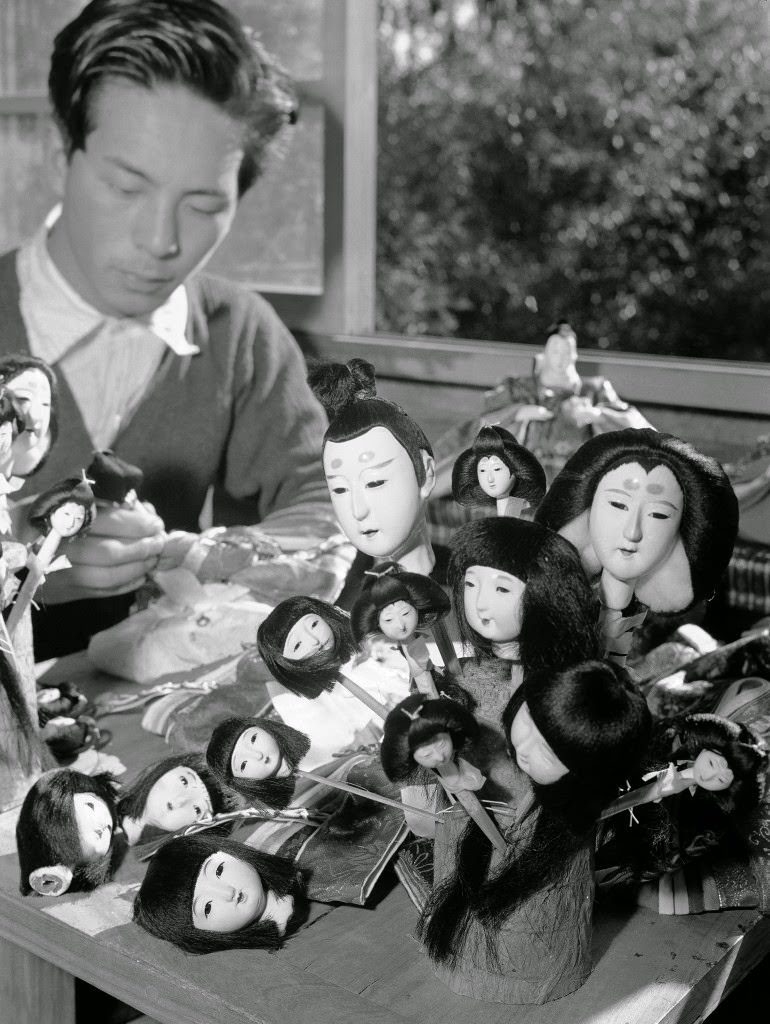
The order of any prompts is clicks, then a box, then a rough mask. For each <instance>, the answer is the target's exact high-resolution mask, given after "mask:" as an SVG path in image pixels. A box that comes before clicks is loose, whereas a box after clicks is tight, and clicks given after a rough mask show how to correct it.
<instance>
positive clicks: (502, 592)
mask: <svg viewBox="0 0 770 1024" xmlns="http://www.w3.org/2000/svg"><path fill="white" fill-rule="evenodd" d="M448 579H449V584H450V587H451V590H452V605H453V607H454V611H455V615H456V617H457V622H458V627H459V631H460V636H461V638H462V639H463V640H464V641H466V642H467V643H469V644H471V646H472V647H473V648H474V650H475V651H476V654H477V656H481V655H483V654H491V653H493V651H494V650H495V647H496V646H497V645H500V644H507V643H510V642H511V641H516V640H517V641H518V643H519V653H520V659H521V663H522V667H523V669H524V675H525V678H526V676H527V674H528V673H529V672H531V671H538V670H542V669H545V668H548V667H552V668H560V667H564V666H565V665H569V664H574V663H575V662H578V661H583V660H585V659H586V658H591V657H595V656H596V654H597V652H598V640H597V633H596V620H597V609H596V604H595V600H594V598H593V596H592V594H591V589H590V587H589V584H588V580H587V579H586V576H585V573H584V572H583V570H582V568H581V565H580V559H579V558H578V556H577V554H576V552H575V550H574V548H573V547H572V546H571V545H570V544H568V543H566V541H564V540H563V539H562V538H561V537H559V536H558V535H557V534H555V533H553V532H552V531H551V530H548V529H546V528H545V527H543V526H540V525H539V524H538V523H530V522H526V521H524V520H522V519H514V518H510V517H505V516H500V517H497V518H494V519H482V520H480V521H478V522H475V523H466V524H465V525H464V526H462V527H460V529H459V530H457V532H456V533H455V535H454V536H453V538H452V541H451V543H450V558H449V568H448ZM565 623H569V624H570V628H569V629H565V628H564V624H565Z"/></svg>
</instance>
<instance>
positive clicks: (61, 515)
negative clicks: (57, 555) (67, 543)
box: [49, 501, 86, 537]
mask: <svg viewBox="0 0 770 1024" xmlns="http://www.w3.org/2000/svg"><path fill="white" fill-rule="evenodd" d="M85 519H86V510H85V509H84V508H83V506H82V505H81V504H80V503H79V502H77V501H65V502H64V504H63V505H60V506H59V507H58V508H57V509H55V510H54V511H53V512H52V513H51V515H50V516H49V520H50V523H51V528H52V529H54V530H56V532H57V533H58V534H59V535H60V536H62V537H74V536H75V534H76V533H78V531H79V530H80V529H81V528H82V526H83V523H84V522H85Z"/></svg>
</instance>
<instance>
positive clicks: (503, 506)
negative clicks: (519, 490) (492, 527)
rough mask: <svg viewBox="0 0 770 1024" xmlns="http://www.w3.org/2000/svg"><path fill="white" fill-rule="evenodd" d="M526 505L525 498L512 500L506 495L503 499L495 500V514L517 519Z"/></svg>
mask: <svg viewBox="0 0 770 1024" xmlns="http://www.w3.org/2000/svg"><path fill="white" fill-rule="evenodd" d="M527 505H528V502H527V499H526V498H512V497H511V496H510V494H508V495H506V496H505V497H504V498H498V499H497V514H498V515H499V516H512V517H515V518H517V519H519V518H521V514H522V512H523V511H524V509H525V508H526V507H527Z"/></svg>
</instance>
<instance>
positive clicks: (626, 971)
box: [0, 656, 770, 1024]
mask: <svg viewBox="0 0 770 1024" xmlns="http://www.w3.org/2000/svg"><path fill="white" fill-rule="evenodd" d="M63 678H71V679H73V680H76V681H77V682H78V683H79V684H81V685H83V687H84V688H85V689H91V690H92V689H93V688H94V687H99V688H105V687H107V688H110V689H113V690H125V689H126V688H128V686H130V685H131V684H125V683H121V682H119V681H116V680H114V679H111V678H110V677H108V676H104V675H102V674H99V673H96V672H94V671H88V670H86V669H85V668H84V661H83V659H82V657H81V656H76V657H74V658H68V659H62V662H60V663H59V664H58V665H57V666H56V668H55V669H54V670H53V672H52V673H50V674H49V676H48V677H47V681H48V680H49V679H50V680H53V679H63ZM104 724H105V725H106V726H107V727H108V728H111V729H112V730H113V740H112V742H111V744H110V746H109V747H108V748H107V750H108V752H111V753H115V754H117V755H118V756H120V757H121V759H122V760H123V761H124V762H125V763H126V764H127V765H128V766H129V775H128V776H127V777H128V778H130V776H131V775H132V774H133V773H134V771H135V770H136V769H137V768H138V767H140V766H141V765H143V764H146V763H148V762H150V761H152V760H156V759H158V758H159V757H161V756H163V755H164V754H166V753H167V752H168V748H167V747H165V745H164V744H163V742H162V741H161V740H160V738H159V737H155V736H151V735H149V734H148V733H145V732H143V731H142V730H141V729H140V728H139V715H138V713H132V714H126V715H120V716H112V717H111V718H109V719H105V720H104ZM13 824H14V815H13V813H12V812H11V813H10V814H6V815H3V816H2V817H1V818H0V851H2V853H3V854H4V855H3V856H0V1021H2V1024H72V1022H73V1021H74V1001H75V1000H74V978H75V977H78V978H82V979H83V980H85V981H87V982H89V983H90V984H92V985H95V986H97V987H98V988H100V989H103V990H104V991H107V992H109V993H111V994H113V995H115V996H117V997H118V998H120V999H122V1000H124V1001H125V1002H127V1003H129V1004H130V1005H132V1006H135V1007H137V1008H138V1009H140V1010H142V1011H143V1012H144V1013H146V1014H148V1015H149V1016H150V1017H152V1018H153V1019H155V1020H157V1021H160V1022H163V1024H181V1022H184V1024H188V1022H189V1024H245V1022H248V1024H403V1022H407V1021H412V1022H418V1024H468V1022H470V1021H473V1022H477V1021H478V1022H482V1021H483V1022H484V1024H503V1022H506V1024H509V1022H511V1021H516V1022H517V1024H579V1022H584V1021H590V1022H591V1024H659V1022H666V1024H669V1022H670V1024H673V1022H675V1021H677V1022H679V1021H681V1022H685V1024H689V1022H690V1021H696V1020H700V1019H702V1018H703V1017H704V1016H706V1015H707V1014H708V1013H710V1012H711V1011H712V1010H713V1009H714V1008H715V1007H716V1006H717V1005H718V1003H719V1002H720V1001H721V999H722V998H723V997H724V996H725V994H726V993H727V992H729V991H730V990H731V989H732V988H733V987H734V986H735V985H736V984H737V983H738V981H740V980H741V979H742V978H743V977H744V976H745V974H746V973H747V972H748V971H749V970H750V969H751V968H752V967H753V966H755V965H756V963H757V962H758V961H759V960H760V959H761V957H762V956H764V955H765V953H767V952H768V950H770V919H767V918H761V917H760V916H759V915H758V914H757V913H756V912H754V911H729V912H725V913H721V914H703V915H700V916H693V917H681V918H668V917H659V916H657V915H656V914H653V913H651V912H649V911H646V910H642V909H638V910H635V911H628V912H626V911H624V910H619V909H614V910H608V909H606V908H605V909H602V910H600V911H598V912H597V914H596V919H595V931H594V946H593V957H594V965H595V966H594V970H593V973H592V974H591V977H590V978H589V979H588V981H587V982H586V984H585V985H584V986H583V987H582V988H581V989H580V990H579V991H578V992H576V993H574V994H573V995H571V996H567V997H566V998H564V999H560V1000H558V1001H556V1002H554V1003H548V1004H546V1005H545V1006H542V1007H527V1006H522V1007H511V1006H510V1005H503V1004H496V1003H480V1002H474V1001H472V1000H469V999H465V998H462V997H460V996H455V995H453V994H452V993H451V992H449V991H448V990H447V989H446V988H445V987H444V986H443V985H442V984H441V983H440V982H439V981H437V980H436V979H435V978H434V976H433V973H432V971H431V968H430V965H429V962H428V961H427V960H426V958H425V957H424V956H423V955H422V953H421V952H420V949H419V947H418V945H417V943H416V942H415V940H414V939H413V938H412V932H413V929H414V925H415V920H416V912H415V910H414V907H413V906H412V904H411V903H410V901H409V899H408V898H407V896H406V894H405V892H404V890H403V889H402V888H401V887H400V886H399V885H398V884H393V883H392V882H390V883H386V884H385V885H384V886H383V890H384V892H383V894H382V896H381V899H380V900H379V902H378V904H377V906H376V907H375V908H374V909H361V908H360V907H351V906H336V907H329V906H323V905H321V904H314V912H313V914H312V915H311V920H310V923H309V924H308V925H306V926H305V927H304V928H303V929H302V930H301V931H300V932H299V933H298V934H297V935H295V936H294V937H293V938H292V939H291V940H290V941H289V942H288V943H287V944H286V946H285V947H284V948H283V949H282V950H280V951H279V952H277V953H275V954H268V953H265V952H262V951H260V950H236V951H231V952H226V953H214V954H209V955H208V956H203V957H194V956H190V955H187V954H185V953H183V952H181V951H180V950H178V949H176V948H175V947H173V946H171V945H169V944H168V943H164V942H161V941H159V940H157V939H154V938H153V937H152V936H150V935H148V934H146V933H145V932H143V931H141V930H140V929H139V928H138V927H137V926H136V925H134V924H133V923H132V922H130V920H129V917H130V903H131V895H132V892H131V890H130V889H128V886H129V885H130V883H131V881H132V879H135V878H137V877H140V874H139V867H138V865H137V864H136V863H134V862H133V860H132V858H130V857H129V860H128V862H127V863H126V864H125V865H124V866H123V867H122V868H121V871H120V872H119V873H118V875H117V876H116V879H115V881H114V882H113V883H110V885H109V886H107V887H105V889H104V890H97V892H96V893H92V894H83V895H82V896H81V897H79V898H78V899H77V900H75V899H74V898H73V899H71V900H70V901H69V903H68V905H67V906H66V907H65V906H62V905H61V904H60V902H59V901H57V900H54V899H41V898H37V897H27V898H22V897H21V896H20V894H19V892H18V864H17V861H16V857H15V853H9V852H7V851H8V850H9V837H10V836H11V835H12V830H13ZM10 849H12V845H11V847H10ZM126 890H128V891H126ZM89 931H90V932H92V933H93V934H89V933H88V932H89Z"/></svg>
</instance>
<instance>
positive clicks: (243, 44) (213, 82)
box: [48, 0, 297, 195]
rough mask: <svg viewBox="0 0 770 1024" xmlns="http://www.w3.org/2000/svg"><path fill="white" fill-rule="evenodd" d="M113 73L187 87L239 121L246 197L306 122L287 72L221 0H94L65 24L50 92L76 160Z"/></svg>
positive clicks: (241, 184) (142, 82)
mask: <svg viewBox="0 0 770 1024" xmlns="http://www.w3.org/2000/svg"><path fill="white" fill-rule="evenodd" d="M113 79H120V80H123V81H127V82H130V83H132V84H134V85H138V86H141V87H143V88H146V89H153V88H156V87H157V86H159V85H180V86H183V87H185V88H188V89H190V90H191V91H192V92H194V93H196V94H197V95H199V96H201V97H202V98H203V99H206V100H208V101H209V102H211V103H213V104H214V105H215V106H216V107H218V108H219V109H220V110H221V111H222V112H223V113H225V114H227V115H228V116H230V117H231V118H233V119H234V120H235V121H237V122H238V123H239V124H240V125H241V127H242V130H243V139H242V145H243V152H244V155H243V159H242V161H241V166H240V168H239V171H238V191H239V194H240V195H243V193H244V192H245V191H246V190H247V189H248V188H250V187H251V185H253V183H254V182H255V181H256V180H257V178H258V177H259V175H260V173H261V172H262V169H263V164H264V161H265V156H266V153H267V152H268V150H269V148H270V143H271V141H272V140H273V139H274V138H275V137H276V136H278V135H279V133H280V132H281V129H282V128H283V127H284V126H285V125H286V124H293V123H294V121H295V120H296V109H297V101H296V96H295V93H294V90H293V87H292V85H291V83H290V80H289V78H288V75H287V74H286V72H285V71H284V70H283V68H281V66H280V65H279V64H278V62H277V61H276V59H275V58H274V57H273V56H272V55H271V54H269V53H268V52H267V51H266V50H265V49H264V47H263V46H262V45H261V44H260V43H259V42H258V41H257V40H256V39H255V38H254V33H252V32H251V30H249V29H247V28H245V27H244V26H243V25H242V24H241V23H240V22H239V21H238V19H237V18H236V17H235V16H234V15H233V14H232V13H231V12H230V11H228V10H227V6H226V5H224V4H219V3H215V2H213V0H142V2H141V3H136V2H135V0H93V2H92V3H90V4H88V5H87V6H86V7H84V8H83V10H82V11H81V12H80V14H79V15H78V16H77V17H76V18H74V19H73V20H72V21H70V22H69V23H68V24H67V25H65V26H64V28H63V29H62V30H61V31H60V32H59V34H58V35H57V36H56V39H55V41H54V49H53V55H52V57H51V68H50V73H49V76H48V91H49V96H50V99H51V105H52V107H53V111H54V117H55V120H56V123H57V126H58V128H59V131H60V132H61V134H62V138H63V140H64V143H65V146H66V151H67V156H68V157H71V156H72V154H73V153H74V152H75V150H78V149H84V148H85V144H86V138H87V136H88V134H89V132H90V131H91V130H92V129H93V127H94V124H93V120H94V111H93V106H94V98H95V97H96V96H98V93H99V88H100V86H101V85H103V83H104V82H105V81H106V80H113Z"/></svg>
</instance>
